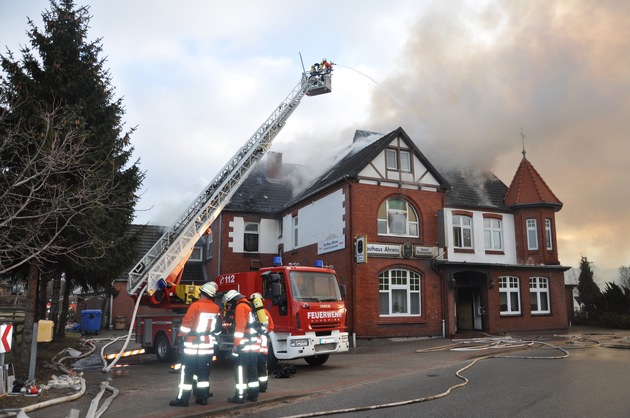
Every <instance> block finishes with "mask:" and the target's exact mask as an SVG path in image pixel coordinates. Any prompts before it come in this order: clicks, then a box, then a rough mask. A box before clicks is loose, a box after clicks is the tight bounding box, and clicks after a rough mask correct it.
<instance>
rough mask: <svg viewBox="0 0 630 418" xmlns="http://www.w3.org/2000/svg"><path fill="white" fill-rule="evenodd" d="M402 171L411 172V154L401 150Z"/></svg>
mask: <svg viewBox="0 0 630 418" xmlns="http://www.w3.org/2000/svg"><path fill="white" fill-rule="evenodd" d="M400 171H406V172H409V171H411V153H410V152H409V151H403V150H400Z"/></svg>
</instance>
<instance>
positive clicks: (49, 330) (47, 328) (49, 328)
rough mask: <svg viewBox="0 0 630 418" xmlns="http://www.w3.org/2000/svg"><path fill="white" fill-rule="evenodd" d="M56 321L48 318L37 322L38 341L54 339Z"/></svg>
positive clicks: (47, 341) (45, 341)
mask: <svg viewBox="0 0 630 418" xmlns="http://www.w3.org/2000/svg"><path fill="white" fill-rule="evenodd" d="M54 329H55V323H54V322H53V321H49V320H46V319H40V320H39V322H37V342H38V343H49V342H51V341H52V340H53V331H54Z"/></svg>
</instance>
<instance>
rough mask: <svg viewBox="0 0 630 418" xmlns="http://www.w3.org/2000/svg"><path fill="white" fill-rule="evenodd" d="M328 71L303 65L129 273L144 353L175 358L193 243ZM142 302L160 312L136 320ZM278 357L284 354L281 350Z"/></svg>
mask: <svg viewBox="0 0 630 418" xmlns="http://www.w3.org/2000/svg"><path fill="white" fill-rule="evenodd" d="M332 70H333V68H332V66H327V67H324V68H321V69H318V70H311V71H306V70H304V67H303V71H302V76H301V79H300V81H299V82H298V84H297V85H296V86H295V87H294V88H293V89H292V90H291V92H290V93H289V95H288V96H287V97H286V98H285V99H284V100H283V101H282V102H280V105H279V106H277V107H276V108H275V109H274V111H273V112H272V114H271V115H270V116H269V117H268V118H267V119H266V120H265V121H264V122H263V123H262V124H261V125H260V126H259V128H258V129H257V130H256V131H255V132H254V134H253V135H252V136H251V137H250V138H249V139H248V140H247V141H246V142H245V144H244V145H243V146H242V147H241V148H240V149H239V150H238V151H237V152H236V153H235V154H234V155H233V156H232V158H230V160H229V161H228V162H227V164H226V165H225V166H224V167H223V168H222V169H221V170H220V171H219V172H218V174H217V175H216V176H215V177H214V179H213V180H212V181H211V182H210V183H209V184H208V185H207V186H206V188H205V189H204V190H203V191H202V192H201V193H200V194H199V195H198V196H197V197H196V198H195V200H194V201H193V202H192V204H191V205H190V206H189V207H188V208H187V209H186V210H185V211H184V213H183V214H182V215H181V216H180V217H179V218H178V219H177V221H176V222H175V223H174V224H173V225H171V226H170V227H169V228H167V229H166V231H165V232H164V234H163V235H162V237H161V238H160V239H159V240H158V241H157V242H156V243H155V245H153V247H151V249H150V250H149V251H148V252H147V253H146V254H144V256H143V257H142V258H141V259H140V261H139V262H138V263H137V264H136V265H135V266H134V267H133V269H132V270H131V271H130V272H129V279H128V281H127V293H128V294H129V295H131V296H132V297H133V298H134V299H135V301H136V305H135V309H134V312H133V316H132V318H131V328H133V327H134V324H135V331H136V341H137V342H139V343H140V344H141V345H142V346H143V347H144V348H145V350H146V351H147V352H154V353H155V354H156V355H157V357H158V359H159V360H161V361H165V362H166V361H170V360H172V359H173V355H174V353H175V352H176V350H175V349H174V346H175V345H174V342H175V338H176V336H177V332H178V330H179V324H180V322H181V319H182V317H183V314H184V313H185V312H186V309H187V307H188V305H190V303H192V302H193V301H194V300H195V299H197V298H198V297H199V287H200V285H202V284H203V283H201V284H199V285H190V284H184V283H180V282H181V278H182V273H183V271H184V266H185V264H186V261H187V260H188V259H189V257H190V255H191V254H192V251H193V249H194V246H195V243H196V242H197V241H198V240H199V239H200V238H201V237H202V236H203V235H205V234H208V233H209V228H210V225H211V224H212V222H214V220H215V219H216V218H217V217H218V216H219V214H220V213H221V211H222V209H223V208H224V207H225V205H226V204H228V202H229V201H230V199H231V197H232V195H233V194H234V193H235V192H236V190H237V189H238V188H239V187H240V186H241V185H242V183H243V181H244V180H245V179H246V178H247V176H248V175H249V174H250V173H251V171H252V170H253V168H254V167H255V165H256V163H258V161H260V160H261V159H262V157H263V156H264V155H265V154H266V153H267V151H268V150H269V148H270V147H271V144H272V142H273V140H274V138H275V137H276V136H277V135H278V133H279V132H280V131H281V130H282V128H283V127H284V125H285V124H286V121H287V120H288V118H289V117H290V116H291V114H292V113H293V112H294V111H295V109H296V108H297V107H298V105H299V104H300V103H301V101H302V99H303V98H304V96H305V95H306V96H318V95H321V94H326V93H330V92H331V91H332V82H331V80H332ZM288 294H291V293H290V292H289V293H288ZM247 296H249V295H247ZM287 303H288V302H286V303H285V304H287ZM291 303H292V301H291ZM140 305H143V306H149V307H151V308H156V309H158V310H159V312H160V313H159V314H158V313H157V312H158V311H156V314H155V315H142V316H138V318H137V320H136V313H137V310H138V307H139V306H140ZM287 309H288V305H287ZM344 309H345V308H344ZM274 319H275V318H274ZM280 323H282V321H280ZM344 324H345V318H344ZM344 326H345V325H344ZM346 341H347V337H346ZM278 344H280V342H278ZM279 355H280V356H282V354H281V353H279ZM320 361H321V360H320Z"/></svg>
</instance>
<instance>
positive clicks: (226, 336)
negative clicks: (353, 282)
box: [215, 257, 349, 368]
mask: <svg viewBox="0 0 630 418" xmlns="http://www.w3.org/2000/svg"><path fill="white" fill-rule="evenodd" d="M215 281H216V283H217V284H218V286H219V289H218V292H221V293H225V292H227V291H228V290H236V291H238V292H239V293H240V294H242V295H243V296H245V297H247V298H249V296H250V295H251V294H252V293H254V292H258V293H260V294H261V295H262V296H263V305H264V307H265V308H266V309H267V310H268V311H269V313H270V314H271V318H272V320H273V323H274V330H273V331H272V332H271V333H270V334H269V341H270V343H271V349H270V350H269V360H268V363H269V367H270V368H273V367H275V364H276V362H277V360H294V359H299V358H304V360H306V362H307V363H308V364H310V365H312V366H318V365H321V364H324V363H325V362H326V361H327V360H328V356H329V355H330V354H334V353H341V352H344V351H348V349H349V341H348V333H347V332H346V306H345V303H344V301H343V297H344V296H345V286H344V285H339V284H338V282H337V275H336V274H335V271H334V270H333V269H332V268H329V267H324V266H323V265H322V263H321V262H317V263H316V266H315V267H306V266H299V265H289V266H283V265H281V259H280V257H276V258H275V260H274V267H266V268H261V269H259V270H258V271H247V272H242V273H232V274H223V275H221V276H219V277H217V278H216V279H215ZM232 332H233V324H232V323H231V322H230V320H229V319H227V318H226V319H225V320H224V332H223V333H222V335H221V337H220V339H219V351H221V352H226V353H229V352H230V351H231V350H232V344H233V341H234V338H233V335H232Z"/></svg>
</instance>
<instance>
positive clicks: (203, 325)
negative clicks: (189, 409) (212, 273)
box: [169, 282, 222, 406]
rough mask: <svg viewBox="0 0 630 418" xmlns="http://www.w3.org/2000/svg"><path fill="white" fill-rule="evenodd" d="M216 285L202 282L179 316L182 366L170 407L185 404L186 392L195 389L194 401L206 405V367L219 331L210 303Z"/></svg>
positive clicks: (218, 320) (217, 312)
mask: <svg viewBox="0 0 630 418" xmlns="http://www.w3.org/2000/svg"><path fill="white" fill-rule="evenodd" d="M216 291H217V284H216V283H214V282H209V283H206V284H204V285H203V286H202V287H201V289H200V292H199V295H200V296H199V300H197V301H195V302H193V303H192V304H191V305H190V306H189V307H188V310H187V311H186V315H184V318H183V319H182V323H181V326H180V328H179V332H178V334H177V341H178V346H179V347H180V354H181V356H182V366H181V373H180V380H179V390H178V392H177V398H176V399H174V400H172V401H170V402H169V405H170V406H188V399H189V398H190V394H191V392H192V391H193V387H194V390H195V398H196V399H195V403H197V404H199V405H207V404H208V398H209V397H210V396H211V394H210V369H211V364H212V357H213V356H214V345H215V343H216V338H217V337H218V335H219V334H220V333H221V326H222V321H221V315H220V314H221V308H219V306H218V305H217V304H216V303H214V300H213V298H214V295H215V293H216Z"/></svg>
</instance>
